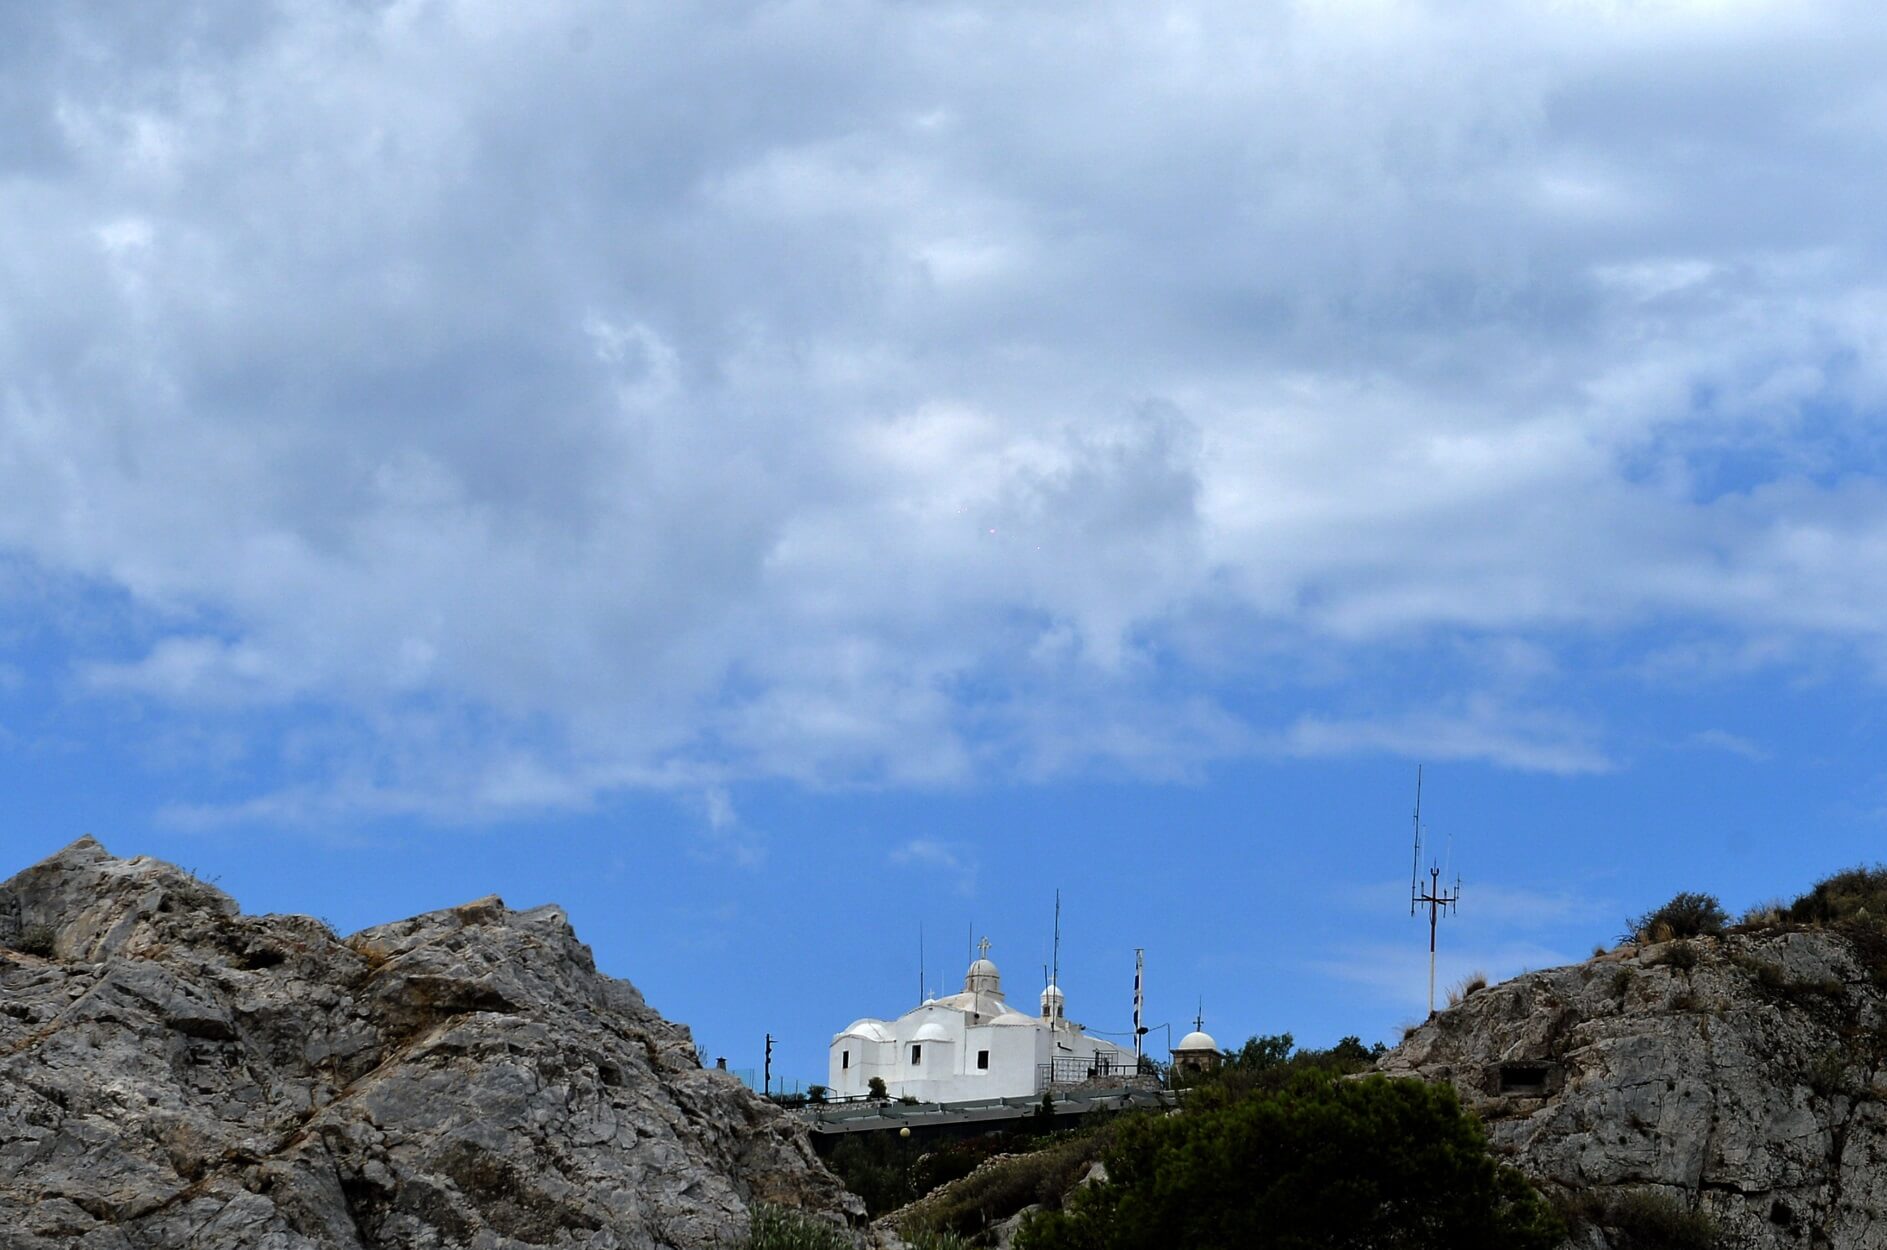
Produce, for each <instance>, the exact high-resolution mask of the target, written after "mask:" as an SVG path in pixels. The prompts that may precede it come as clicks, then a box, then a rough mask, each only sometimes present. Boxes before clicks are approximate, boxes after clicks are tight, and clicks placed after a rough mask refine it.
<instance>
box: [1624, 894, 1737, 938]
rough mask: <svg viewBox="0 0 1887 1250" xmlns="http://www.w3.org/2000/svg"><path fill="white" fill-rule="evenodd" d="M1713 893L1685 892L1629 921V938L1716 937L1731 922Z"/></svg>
mask: <svg viewBox="0 0 1887 1250" xmlns="http://www.w3.org/2000/svg"><path fill="white" fill-rule="evenodd" d="M1729 919H1730V918H1729V917H1728V916H1727V915H1725V914H1724V911H1723V904H1722V903H1719V902H1718V901H1717V897H1716V895H1714V894H1692V893H1688V892H1686V893H1683V894H1678V895H1675V896H1673V897H1672V899H1671V901H1670V902H1668V903H1666V904H1665V905H1664V906H1662V907H1659V908H1656V909H1654V910H1652V911H1648V912H1646V913H1645V914H1644V915H1642V916H1640V917H1638V918H1637V919H1636V920H1631V921H1627V922H1626V923H1627V924H1628V925H1629V928H1628V930H1627V931H1626V934H1625V940H1626V941H1628V942H1668V941H1670V940H1671V939H1672V938H1692V937H1714V936H1716V935H1717V934H1719V933H1722V932H1723V926H1724V925H1725V924H1727V923H1728V922H1729Z"/></svg>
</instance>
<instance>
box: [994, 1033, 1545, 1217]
mask: <svg viewBox="0 0 1887 1250" xmlns="http://www.w3.org/2000/svg"><path fill="white" fill-rule="evenodd" d="M1106 1160H1107V1167H1108V1176H1109V1179H1108V1180H1107V1181H1105V1182H1103V1183H1100V1184H1097V1185H1092V1186H1089V1187H1088V1188H1086V1189H1084V1190H1082V1191H1080V1192H1079V1193H1078V1194H1077V1195H1076V1196H1075V1198H1074V1200H1073V1201H1072V1202H1071V1203H1070V1204H1069V1206H1068V1208H1067V1210H1065V1211H1063V1212H1044V1213H1043V1214H1041V1215H1038V1216H1036V1217H1035V1218H1034V1219H1032V1220H1031V1221H1030V1222H1029V1223H1028V1224H1027V1225H1026V1226H1024V1228H1023V1230H1022V1233H1021V1235H1020V1237H1019V1238H1018V1240H1017V1243H1016V1245H1017V1250H1170V1248H1171V1247H1174V1246H1185V1247H1188V1250H1243V1248H1245V1247H1250V1248H1252V1250H1266V1248H1276V1250H1363V1248H1364V1247H1379V1246H1395V1247H1398V1248H1399V1250H1442V1248H1443V1247H1447V1248H1448V1250H1495V1248H1496V1247H1498V1248H1499V1250H1550V1248H1551V1247H1553V1246H1555V1245H1557V1244H1558V1242H1559V1240H1560V1238H1562V1237H1563V1236H1564V1234H1565V1229H1564V1227H1563V1225H1562V1224H1561V1222H1560V1220H1559V1218H1558V1216H1556V1215H1555V1214H1554V1213H1553V1211H1552V1209H1551V1208H1550V1207H1548V1206H1547V1204H1546V1203H1545V1201H1544V1200H1543V1199H1542V1198H1541V1197H1540V1196H1539V1194H1538V1193H1536V1192H1535V1191H1534V1190H1533V1188H1532V1187H1531V1186H1530V1185H1529V1184H1528V1183H1527V1181H1526V1179H1525V1178H1524V1177H1522V1176H1521V1175H1520V1173H1519V1172H1517V1171H1515V1170H1514V1169H1512V1168H1509V1167H1503V1166H1501V1165H1500V1164H1498V1163H1497V1162H1496V1161H1495V1160H1494V1158H1493V1157H1492V1156H1491V1155H1490V1154H1489V1152H1488V1147H1487V1137H1486V1134H1485V1133H1484V1131H1483V1130H1482V1128H1481V1126H1480V1123H1479V1122H1478V1121H1476V1120H1475V1119H1474V1118H1473V1117H1472V1116H1470V1115H1468V1114H1467V1113H1466V1112H1464V1111H1463V1110H1462V1108H1461V1104H1460V1102H1459V1101H1458V1100H1457V1098H1456V1096H1455V1093H1454V1090H1453V1089H1452V1088H1450V1087H1448V1086H1445V1085H1430V1084H1427V1083H1426V1082H1422V1081H1415V1080H1394V1081H1392V1080H1389V1079H1388V1078H1386V1077H1382V1076H1367V1077H1364V1078H1362V1079H1360V1080H1345V1079H1342V1078H1339V1077H1336V1076H1334V1075H1333V1074H1331V1073H1330V1072H1327V1071H1317V1070H1310V1071H1304V1072H1300V1073H1298V1074H1296V1075H1295V1076H1294V1077H1292V1079H1291V1080H1290V1081H1289V1082H1287V1083H1286V1084H1285V1085H1284V1086H1283V1087H1282V1088H1279V1089H1271V1090H1257V1091H1254V1092H1253V1093H1252V1094H1251V1095H1250V1096H1249V1097H1246V1098H1244V1099H1242V1100H1240V1101H1238V1102H1235V1103H1231V1104H1229V1105H1226V1106H1221V1107H1215V1108H1212V1109H1209V1110H1189V1111H1187V1112H1186V1113H1184V1114H1181V1115H1178V1116H1165V1117H1159V1118H1147V1119H1143V1120H1139V1121H1136V1122H1134V1123H1131V1124H1128V1125H1126V1126H1124V1127H1123V1129H1122V1132H1121V1133H1120V1135H1119V1137H1118V1138H1117V1139H1116V1141H1115V1144H1114V1146H1113V1147H1112V1148H1111V1149H1110V1150H1109V1151H1108V1152H1107V1154H1106Z"/></svg>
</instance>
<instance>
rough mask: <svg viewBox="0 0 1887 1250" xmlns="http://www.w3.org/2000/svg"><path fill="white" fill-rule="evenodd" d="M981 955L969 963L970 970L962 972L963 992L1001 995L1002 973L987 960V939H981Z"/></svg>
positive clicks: (998, 996) (999, 996)
mask: <svg viewBox="0 0 1887 1250" xmlns="http://www.w3.org/2000/svg"><path fill="white" fill-rule="evenodd" d="M982 948H983V950H982V955H981V957H980V958H978V959H976V960H974V961H973V962H972V963H971V964H970V970H969V971H968V972H965V973H964V974H963V992H964V993H965V994H991V995H994V996H995V997H997V998H1001V997H1002V973H1000V972H998V971H997V970H996V965H995V964H993V963H991V962H990V961H989V939H988V938H984V939H983V941H982Z"/></svg>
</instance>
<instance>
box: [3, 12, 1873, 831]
mask: <svg viewBox="0 0 1887 1250" xmlns="http://www.w3.org/2000/svg"><path fill="white" fill-rule="evenodd" d="M1867 16H1868V10H1866V9H1863V8H1860V7H1859V6H1858V5H1849V4H1843V3H1836V2H1832V0H1831V2H1829V3H1811V4H1796V5H1789V6H1776V5H1756V4H1749V5H1736V6H1714V7H1713V6H1696V5H1688V6H1687V5H1678V4H1671V5H1630V6H1609V5H1597V4H1595V5H1562V6H1555V7H1552V8H1548V9H1526V10H1513V11H1510V12H1507V13H1503V14H1489V13H1487V12H1483V11H1477V12H1473V13H1469V12H1466V11H1464V10H1460V9H1457V8H1454V7H1450V6H1444V5H1439V4H1421V3H1414V4H1404V5H1393V6H1379V7H1377V8H1374V9H1372V10H1371V13H1370V18H1369V20H1368V21H1361V20H1358V17H1357V15H1356V13H1355V12H1354V11H1353V6H1345V5H1323V4H1308V3H1306V4H1287V5H1266V6H1251V5H1234V4H1229V3H1216V2H1213V0H1194V2H1191V3H1186V4H1182V5H1179V6H1177V7H1174V6H1167V7H1165V8H1159V9H1150V8H1146V7H1145V6H1139V7H1136V6H1128V5H1120V6H1112V7H1109V8H1104V9H1103V10H1098V11H1094V12H1092V13H1083V14H1080V15H1072V16H1071V15H1070V14H1068V13H1065V12H1059V11H1057V12H1048V11H1036V10H1030V9H1028V8H1026V7H1024V8H1017V7H1015V6H1008V7H1003V6H995V5H982V4H974V3H973V4H967V5H959V6H953V7H948V8H938V9H926V8H921V7H920V8H912V7H910V6H899V5H889V4H876V3H860V4H855V5H848V6H845V7H844V8H843V9H842V10H841V9H832V8H822V7H820V6H765V7H761V8H756V9H752V10H749V11H730V12H728V13H725V14H720V15H718V16H715V17H712V18H709V17H703V16H701V15H700V14H698V13H694V12H691V11H690V10H688V9H686V8H685V7H678V6H662V5H653V4H650V5H639V6H638V5H631V6H613V5H612V6H601V5H591V6H586V5H581V4H578V5H572V6H559V7H542V6H497V7H493V6H488V5H481V4H474V3H469V2H466V3H442V4H436V5H407V6H391V7H386V6H382V7H359V6H346V5H341V4H333V5H319V4H317V5H304V6H280V7H277V6H268V5H248V4H241V5H231V4H217V3H207V2H206V3H204V4H201V5H198V6H195V7H194V8H191V9H189V10H188V12H187V14H186V15H184V16H182V17H180V18H178V19H177V20H176V21H174V22H173V21H163V22H160V21H157V20H156V19H154V18H150V19H145V18H140V19H128V18H125V17H124V16H123V15H119V14H114V15H113V16H112V17H111V18H110V19H109V20H108V19H106V18H104V17H102V16H97V15H88V14H87V13H85V12H83V11H77V10H75V11H70V12H66V11H59V12H54V11H51V10H44V9H38V8H33V9H22V10H19V11H18V12H14V13H9V14H8V15H7V16H6V17H4V18H0V68H4V70H5V72H6V73H7V74H8V80H9V82H10V83H12V84H13V86H12V89H11V90H10V91H9V93H8V95H7V97H6V100H5V102H3V103H0V133H5V134H7V135H8V136H9V139H8V142H7V145H6V146H4V147H0V295H3V296H4V297H5V298H4V300H0V304H3V305H4V307H5V308H6V310H7V311H6V313H5V314H4V318H3V319H0V378H4V379H5V381H4V382H0V487H3V489H0V552H5V553H10V554H12V555H14V556H16V557H19V558H23V559H25V560H29V561H31V562H33V563H34V564H35V565H37V566H40V567H43V568H46V569H48V570H52V571H53V573H54V574H56V575H58V576H62V577H66V576H69V577H75V578H78V579H83V580H85V581H87V582H88V583H89V584H94V585H98V586H103V587H107V588H110V589H111V590H112V591H115V592H118V593H122V594H123V595H125V596H126V597H127V598H128V600H129V602H130V603H131V604H132V605H133V610H132V616H133V617H134V618H135V619H134V620H132V621H131V622H130V623H129V624H128V625H127V627H126V628H124V629H123V630H121V631H119V632H118V633H117V634H116V635H115V636H113V637H110V638H104V639H101V638H100V637H98V636H97V635H96V634H87V635H80V634H74V635H73V636H72V637H71V638H70V639H69V641H68V644H67V645H68V648H69V662H70V667H71V668H72V669H73V671H74V672H76V673H77V674H78V676H79V679H80V681H81V683H82V684H83V685H84V686H85V687H86V688H88V689H90V690H92V691H94V692H98V693H102V694H109V695H110V696H112V697H122V698H133V699H137V700H140V701H143V702H146V703H148V704H149V705H151V706H152V707H156V708H168V709H175V710H176V711H177V712H178V713H179V714H180V715H183V716H187V717H211V716H223V717H232V718H241V717H244V716H256V715H258V714H262V713H269V712H287V711H295V712H297V713H299V711H301V710H303V709H308V708H315V709H318V710H319V711H320V713H321V714H322V715H323V716H324V717H325V718H326V719H327V722H328V723H330V724H332V725H333V726H335V728H334V729H333V730H332V733H333V734H334V735H335V740H334V741H333V742H331V743H330V744H328V745H327V746H326V747H324V748H323V749H322V750H320V751H316V752H312V753H305V754H297V748H296V747H295V744H294V743H293V742H291V741H289V735H281V734H277V735H276V736H277V737H278V738H279V741H278V742H277V744H276V745H277V749H278V754H279V755H280V756H281V759H282V761H283V763H284V765H285V767H286V769H287V771H288V772H289V774H290V778H289V780H288V781H287V782H286V783H285V784H284V785H283V786H281V787H280V788H279V793H277V794H275V795H274V796H270V795H266V794H265V795H258V796H256V797H255V799H254V804H252V805H251V806H254V805H256V804H259V805H260V806H258V807H255V808H254V810H255V811H256V812H257V813H259V814H266V813H273V812H286V811H290V810H302V809H306V808H309V807H310V806H312V807H313V808H315V809H323V810H325V809H328V808H331V807H332V806H333V805H337V804H339V805H342V806H343V807H346V806H347V805H353V807H354V808H355V809H356V810H358V809H361V808H365V809H370V810H391V811H408V810H411V811H423V812H431V813H435V814H437V815H439V816H441V817H442V818H463V817H465V816H466V815H468V814H471V813H475V812H480V811H483V812H501V811H504V810H514V809H528V808H531V807H534V806H546V805H548V806H581V805H583V804H584V803H587V802H590V801H592V800H593V799H594V797H595V796H596V795H597V794H598V793H600V792H604V791H607V790H609V789H612V788H617V787H622V786H631V785H661V786H668V787H673V788H676V789H678V790H681V791H684V792H687V793H700V792H703V788H704V787H717V786H718V787H725V786H728V785H731V784H735V783H737V782H738V781H740V780H742V779H745V778H750V777H756V776H767V777H786V778H791V779H794V780H798V781H801V782H805V783H809V784H817V785H856V784H914V785H952V784H960V783H963V782H965V781H968V780H972V779H975V778H978V777H983V776H988V775H991V774H992V773H1003V774H1007V775H1017V776H1023V777H1039V776H1047V775H1056V774H1060V773H1067V772H1071V771H1079V770H1082V769H1090V768H1104V769H1117V768H1124V769H1131V770H1135V771H1139V772H1141V773H1143V774H1149V775H1156V776H1187V775H1193V774H1194V773H1196V770H1197V769H1199V768H1200V767H1201V766H1203V764H1205V763H1208V762H1210V761H1212V760H1214V759H1223V758H1227V757H1231V756H1237V755H1241V754H1251V753H1258V752H1285V753H1301V754H1330V753H1337V752H1354V751H1390V752H1398V753H1415V754H1422V755H1425V756H1427V757H1429V758H1457V759H1481V760H1488V761H1493V762H1496V763H1499V764H1503V765H1506V766H1510V767H1516V768H1527V769H1539V770H1546V771H1551V772H1560V773H1575V772H1588V771H1594V770H1598V769H1603V768H1606V767H1609V766H1612V765H1613V764H1614V763H1615V760H1614V756H1613V753H1612V752H1610V751H1608V749H1607V747H1606V741H1607V730H1606V726H1605V725H1604V724H1603V723H1601V722H1600V721H1598V720H1596V719H1595V718H1594V717H1593V715H1592V714H1591V713H1590V712H1588V711H1585V710H1581V711H1578V712H1566V711H1562V710H1558V709H1556V708H1555V706H1554V695H1555V691H1556V690H1557V689H1558V688H1559V683H1561V682H1562V681H1563V680H1564V678H1563V673H1562V665H1561V664H1560V662H1559V661H1558V658H1557V648H1558V647H1559V646H1560V645H1562V644H1563V643H1564V642H1565V641H1566V640H1568V639H1583V638H1589V637H1591V636H1593V635H1595V634H1596V635H1601V636H1606V637H1614V636H1624V635H1625V633H1626V631H1629V630H1634V629H1641V628H1643V629H1648V630H1649V631H1651V632H1652V633H1657V632H1659V631H1665V632H1670V631H1675V632H1678V633H1680V634H1682V635H1683V637H1682V639H1681V640H1680V641H1679V642H1678V643H1676V644H1671V643H1670V642H1669V640H1668V639H1657V638H1654V639H1652V640H1651V641H1648V642H1644V643H1642V644H1640V643H1637V642H1633V643H1629V644H1626V645H1628V646H1640V645H1642V647H1643V648H1644V650H1643V652H1642V653H1640V654H1637V655H1628V656H1624V657H1621V659H1620V666H1621V667H1622V668H1623V669H1625V670H1627V671H1630V670H1632V669H1633V667H1634V665H1636V666H1637V667H1638V668H1639V669H1640V670H1641V671H1647V672H1649V671H1654V670H1659V669H1660V666H1666V667H1668V666H1670V665H1674V664H1681V663H1682V661H1681V660H1680V659H1679V658H1677V657H1678V653H1679V652H1684V653H1688V654H1690V655H1692V656H1693V657H1707V656H1713V655H1714V656H1719V657H1738V656H1745V657H1746V656H1749V655H1752V654H1755V653H1757V652H1761V654H1763V655H1767V656H1772V657H1784V658H1783V659H1781V660H1778V661H1776V662H1784V663H1786V662H1790V661H1789V660H1788V658H1787V657H1791V656H1796V655H1800V654H1819V653H1825V652H1826V651H1828V650H1829V649H1836V650H1851V651H1853V652H1855V653H1857V654H1861V655H1864V656H1867V657H1870V659H1871V657H1873V656H1876V655H1887V629H1884V628H1883V625H1882V622H1883V621H1887V610H1883V609H1887V602H1884V601H1883V600H1884V597H1887V591H1884V590H1883V587H1887V491H1884V490H1883V489H1882V488H1881V484H1880V479H1881V477H1882V475H1883V470H1887V445H1883V443H1882V440H1881V439H1880V438H1879V435H1878V425H1879V423H1878V420H1877V413H1878V411H1879V408H1880V406H1881V404H1882V403H1883V402H1884V401H1887V371H1884V370H1883V368H1882V366H1881V363H1880V362H1881V361H1882V360H1883V359H1887V356H1884V355H1883V353H1882V352H1881V350H1880V348H1881V345H1882V344H1883V342H1887V266H1884V265H1883V256H1882V249H1881V247H1880V244H1879V238H1878V229H1877V226H1876V224H1875V223H1876V218H1877V216H1878V202H1879V199H1880V190H1881V181H1882V175H1881V174H1880V172H1879V171H1880V170H1881V169H1883V168H1887V165H1883V163H1882V161H1881V160H1880V157H1881V156H1882V155H1883V154H1884V153H1883V152H1882V148H1883V146H1887V132H1883V130H1882V129H1881V128H1880V127H1879V126H1878V124H1876V122H1875V121H1872V120H1870V115H1869V114H1867V113H1866V111H1865V110H1859V111H1857V109H1856V107H1855V106H1854V105H1853V104H1852V103H1851V102H1852V101H1855V100H1861V99H1870V98H1873V97H1874V96H1875V95H1877V94H1878V93H1879V91H1880V89H1881V88H1880V84H1879V72H1878V66H1879V65H1880V64H1882V63H1883V62H1884V61H1887V56H1883V53H1887V48H1883V47H1882V46H1881V42H1882V36H1881V35H1880V34H1879V33H1877V31H1876V28H1877V26H1878V24H1877V23H1874V22H1871V21H1868V20H1866V18H1867ZM1837 31H1838V32H1839V33H1840V35H1841V37H1840V39H1839V40H1831V39H1830V38H1829V36H1830V33H1831V32H1837ZM1044 48H1052V49H1054V55H1053V56H1052V57H1045V56H1043V55H1042V49H1044ZM1215 622H1216V623H1217V624H1214V623H1215ZM1225 622H1231V623H1232V624H1229V625H1228V624H1224V623H1225ZM1464 640H1465V641H1464ZM1672 647H1675V648H1676V650H1675V651H1674V650H1672V649H1671V648H1672ZM1384 648H1389V649H1394V650H1395V651H1396V653H1397V654H1402V655H1411V654H1418V653H1420V654H1425V655H1436V656H1440V657H1442V661H1441V662H1445V664H1446V665H1447V666H1448V671H1447V674H1446V680H1445V682H1444V684H1446V685H1448V686H1449V687H1450V688H1449V689H1448V690H1447V691H1446V693H1445V696H1444V697H1443V698H1441V699H1440V700H1436V699H1433V698H1427V697H1423V698H1417V697H1416V696H1414V695H1412V694H1406V693H1405V694H1385V695H1384V696H1383V697H1381V698H1380V699H1377V700H1375V701H1374V702H1373V703H1372V704H1371V705H1370V706H1369V707H1367V708H1364V709H1362V710H1361V711H1357V710H1355V709H1354V707H1350V708H1349V710H1345V707H1343V706H1338V705H1339V704H1343V703H1344V701H1343V700H1337V701H1336V702H1335V703H1330V702H1328V701H1326V700H1325V699H1324V697H1323V695H1324V693H1325V692H1327V691H1328V689H1329V687H1330V684H1331V683H1332V681H1340V680H1341V678H1340V677H1338V678H1333V677H1332V676H1331V674H1332V673H1337V674H1341V673H1343V672H1344V671H1345V670H1346V667H1347V666H1348V665H1349V664H1350V663H1352V662H1355V663H1357V664H1358V665H1360V666H1361V667H1364V668H1367V664H1368V657H1370V656H1372V655H1380V654H1383V653H1384V652H1383V650H1382V649H1384ZM1254 653H1257V654H1261V655H1262V656H1263V657H1264V659H1263V663H1264V664H1265V665H1266V666H1267V668H1266V672H1265V673H1264V675H1263V681H1264V682H1265V683H1266V684H1267V687H1268V689H1269V690H1270V691H1271V692H1272V696H1271V698H1270V700H1269V702H1267V703H1266V704H1265V706H1264V707H1263V708H1262V709H1260V710H1258V711H1253V710H1251V709H1250V708H1246V707H1238V706H1234V705H1233V703H1232V701H1231V700H1229V699H1227V698H1226V697H1225V695H1224V692H1223V690H1222V689H1221V687H1220V686H1219V685H1218V681H1219V679H1220V677H1222V676H1223V675H1224V674H1225V673H1226V672H1228V671H1246V672H1248V671H1250V663H1252V662H1248V661H1247V660H1246V659H1245V658H1244V657H1247V656H1249V655H1251V654H1254ZM1359 657H1360V658H1359ZM1464 657H1465V658H1464ZM1734 664H1735V661H1726V662H1725V663H1724V664H1723V665H1719V666H1718V668H1717V669H1716V670H1714V671H1730V670H1731V669H1733V668H1734ZM1241 666H1243V667H1241ZM1875 667H1876V669H1877V670H1878V668H1879V665H1878V664H1876V665H1875ZM1687 671H1688V672H1690V674H1691V675H1692V676H1693V677H1695V676H1696V675H1697V673H1698V672H1699V670H1697V669H1695V668H1692V669H1690V670H1687ZM1436 708H1439V710H1429V709H1436ZM453 718H457V719H458V720H459V721H460V722H461V728H460V729H458V730H457V731H454V732H451V733H444V732H442V731H441V730H440V729H439V725H440V723H441V722H442V721H445V720H450V719H453ZM259 731H260V730H259ZM261 732H269V733H272V734H273V733H275V732H276V731H274V730H267V731H261ZM708 792H712V791H711V790H710V791H708ZM723 792H724V791H723ZM236 810H246V809H242V808H240V807H239V808H238V809H236ZM709 823H710V825H712V823H713V821H712V819H710V821H709ZM729 827H731V826H729Z"/></svg>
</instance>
